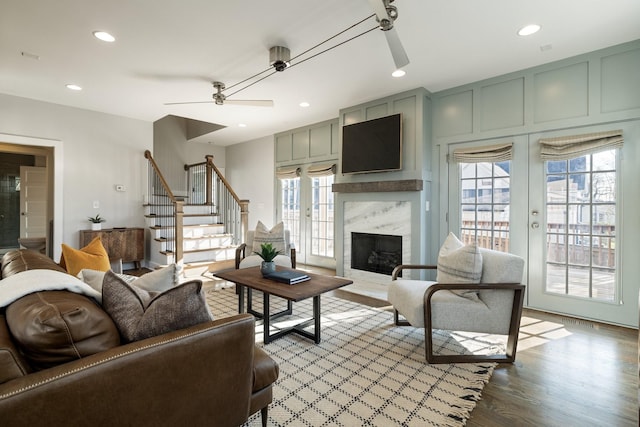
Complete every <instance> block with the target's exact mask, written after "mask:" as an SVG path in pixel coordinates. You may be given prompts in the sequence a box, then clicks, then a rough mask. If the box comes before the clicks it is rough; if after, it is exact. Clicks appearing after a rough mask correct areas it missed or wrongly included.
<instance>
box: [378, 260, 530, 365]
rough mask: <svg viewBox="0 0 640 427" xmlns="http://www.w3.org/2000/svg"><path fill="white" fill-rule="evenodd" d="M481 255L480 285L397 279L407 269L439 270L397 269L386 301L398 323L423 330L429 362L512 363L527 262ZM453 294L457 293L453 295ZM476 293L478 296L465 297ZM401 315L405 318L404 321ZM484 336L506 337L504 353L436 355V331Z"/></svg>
mask: <svg viewBox="0 0 640 427" xmlns="http://www.w3.org/2000/svg"><path fill="white" fill-rule="evenodd" d="M479 252H480V254H481V255H482V275H481V278H480V283H477V284H470V283H462V284H455V283H448V284H439V283H437V282H434V281H428V280H413V279H405V278H402V277H399V275H400V272H401V271H403V270H409V269H431V270H433V269H437V267H436V266H426V265H399V266H397V267H396V268H395V269H394V271H393V273H392V282H391V284H390V285H389V294H388V301H389V302H390V303H391V304H392V305H393V307H394V310H395V314H394V320H395V323H396V325H409V324H410V325H412V326H414V327H424V328H425V352H426V358H427V361H428V362H429V363H465V362H484V361H490V362H513V361H514V360H515V357H516V347H517V342H518V331H519V328H520V318H521V316H522V304H523V298H524V291H525V286H524V285H523V284H522V278H523V271H524V260H523V259H522V258H521V257H519V256H517V255H513V254H508V253H504V252H499V251H494V250H489V249H482V248H480V249H479ZM452 291H458V293H454V292H452ZM464 291H476V292H474V296H475V295H477V298H469V296H466V297H465V296H461V295H459V293H461V292H464ZM399 315H402V316H403V317H404V319H406V320H404V321H403V320H401V319H400V316H399ZM434 329H441V330H450V331H467V332H481V333H482V332H484V333H490V334H500V335H507V336H508V338H507V345H506V352H505V354H497V355H474V354H464V355H436V354H433V338H432V334H433V330H434Z"/></svg>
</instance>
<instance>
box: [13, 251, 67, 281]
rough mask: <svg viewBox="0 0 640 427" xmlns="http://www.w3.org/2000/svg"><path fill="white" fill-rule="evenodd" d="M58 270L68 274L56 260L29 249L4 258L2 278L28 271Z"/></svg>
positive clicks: (14, 252)
mask: <svg viewBox="0 0 640 427" xmlns="http://www.w3.org/2000/svg"><path fill="white" fill-rule="evenodd" d="M40 269H46V270H56V271H61V272H63V273H66V270H65V269H64V268H62V267H60V266H59V265H58V264H56V262H55V261H54V260H52V259H51V258H49V257H48V256H46V255H43V254H41V253H40V252H36V251H31V250H28V249H15V250H11V251H9V252H7V253H6V254H4V256H3V257H2V278H5V277H9V276H12V275H14V274H17V273H21V272H23V271H27V270H40Z"/></svg>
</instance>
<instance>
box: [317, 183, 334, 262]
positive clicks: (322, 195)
mask: <svg viewBox="0 0 640 427" xmlns="http://www.w3.org/2000/svg"><path fill="white" fill-rule="evenodd" d="M333 177H334V175H329V176H322V177H317V178H311V194H312V200H311V206H312V212H311V242H312V243H311V255H317V256H323V257H329V258H333V218H334V205H333V192H332V191H331V186H332V184H333Z"/></svg>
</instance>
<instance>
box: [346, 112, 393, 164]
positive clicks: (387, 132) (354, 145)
mask: <svg viewBox="0 0 640 427" xmlns="http://www.w3.org/2000/svg"><path fill="white" fill-rule="evenodd" d="M400 169H402V114H393V115H391V116H386V117H381V118H379V119H373V120H367V121H364V122H359V123H354V124H351V125H346V126H343V127H342V173H365V172H383V171H394V170H400Z"/></svg>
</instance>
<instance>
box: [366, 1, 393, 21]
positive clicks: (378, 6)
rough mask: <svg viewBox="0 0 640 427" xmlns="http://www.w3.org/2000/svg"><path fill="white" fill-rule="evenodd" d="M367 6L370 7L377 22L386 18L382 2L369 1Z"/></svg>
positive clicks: (385, 10)
mask: <svg viewBox="0 0 640 427" xmlns="http://www.w3.org/2000/svg"><path fill="white" fill-rule="evenodd" d="M369 4H370V5H371V9H373V11H374V12H375V14H376V17H377V18H378V21H379V20H381V19H383V18H388V15H387V9H386V8H385V7H384V1H383V0H369Z"/></svg>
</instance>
